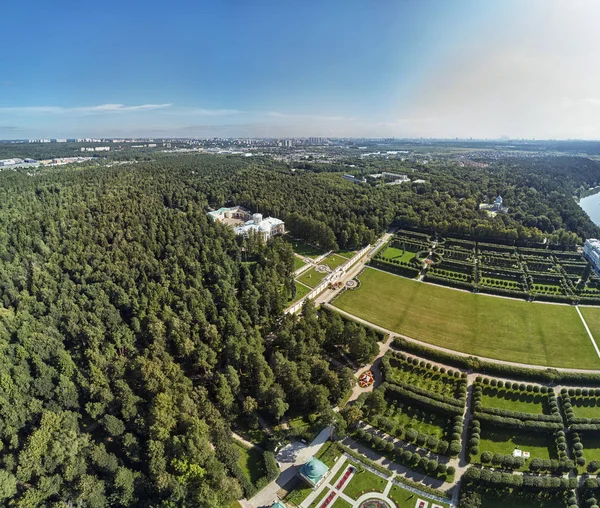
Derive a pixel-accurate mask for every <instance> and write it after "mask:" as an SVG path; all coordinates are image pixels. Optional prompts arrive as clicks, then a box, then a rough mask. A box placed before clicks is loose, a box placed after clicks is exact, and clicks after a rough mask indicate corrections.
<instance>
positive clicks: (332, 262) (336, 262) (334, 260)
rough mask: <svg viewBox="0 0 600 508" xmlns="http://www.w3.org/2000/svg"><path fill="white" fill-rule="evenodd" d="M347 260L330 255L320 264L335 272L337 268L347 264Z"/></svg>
mask: <svg viewBox="0 0 600 508" xmlns="http://www.w3.org/2000/svg"><path fill="white" fill-rule="evenodd" d="M347 262H348V260H347V259H346V258H344V257H342V256H338V255H337V254H332V255H331V256H328V257H326V258H325V259H324V260H323V261H321V263H320V264H322V265H327V266H328V267H329V268H331V269H332V270H335V269H336V268H337V267H338V266H341V265H343V264H344V263H347Z"/></svg>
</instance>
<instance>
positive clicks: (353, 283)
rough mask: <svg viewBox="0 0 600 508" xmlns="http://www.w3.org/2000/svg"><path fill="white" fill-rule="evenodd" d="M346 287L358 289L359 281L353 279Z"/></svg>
mask: <svg viewBox="0 0 600 508" xmlns="http://www.w3.org/2000/svg"><path fill="white" fill-rule="evenodd" d="M346 287H347V288H348V289H356V288H357V287H358V281H357V280H356V279H351V280H349V281H347V282H346Z"/></svg>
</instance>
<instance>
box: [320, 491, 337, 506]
mask: <svg viewBox="0 0 600 508" xmlns="http://www.w3.org/2000/svg"><path fill="white" fill-rule="evenodd" d="M334 497H335V492H330V493H329V495H328V496H327V499H325V501H323V503H322V504H321V508H325V507H326V506H328V505H329V503H331V501H333V498H334Z"/></svg>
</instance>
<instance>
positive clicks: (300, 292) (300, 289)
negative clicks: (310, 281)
mask: <svg viewBox="0 0 600 508" xmlns="http://www.w3.org/2000/svg"><path fill="white" fill-rule="evenodd" d="M294 284H296V297H295V298H294V299H293V300H289V301H288V305H291V304H292V303H296V302H297V301H298V300H300V299H301V298H303V297H304V296H306V295H307V294H308V293H310V290H311V289H312V288H309V287H307V286H305V285H304V284H300V283H299V282H298V281H294Z"/></svg>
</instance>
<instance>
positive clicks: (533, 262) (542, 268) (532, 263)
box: [523, 257, 556, 273]
mask: <svg viewBox="0 0 600 508" xmlns="http://www.w3.org/2000/svg"><path fill="white" fill-rule="evenodd" d="M523 261H524V262H525V263H526V265H527V269H528V270H530V271H532V272H541V273H544V272H553V271H555V270H556V267H555V265H554V263H552V262H551V261H545V260H544V261H540V260H539V259H538V258H536V259H529V258H525V257H524V258H523Z"/></svg>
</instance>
